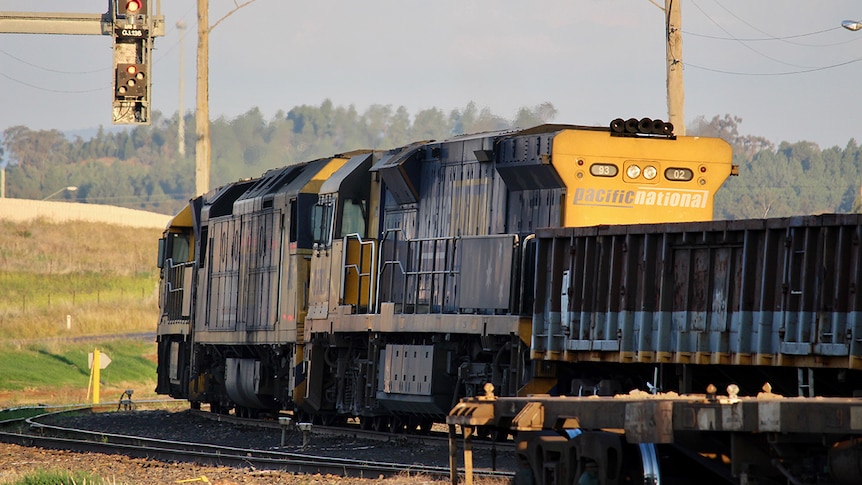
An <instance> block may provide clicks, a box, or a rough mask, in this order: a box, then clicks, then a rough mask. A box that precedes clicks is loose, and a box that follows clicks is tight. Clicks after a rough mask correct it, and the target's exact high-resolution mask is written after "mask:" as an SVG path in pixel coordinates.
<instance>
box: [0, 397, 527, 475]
mask: <svg viewBox="0 0 862 485" xmlns="http://www.w3.org/2000/svg"><path fill="white" fill-rule="evenodd" d="M17 411H18V413H17V414H19V416H17V417H14V418H9V419H4V418H3V416H2V415H0V441H3V442H6V443H13V444H18V445H22V446H31V447H39V448H46V449H60V450H67V451H76V452H91V453H101V454H106V455H111V454H121V455H125V456H129V457H135V458H147V459H153V460H159V461H165V462H173V461H179V462H188V463H197V464H200V465H212V466H230V467H235V468H239V467H241V468H252V469H256V470H279V471H286V472H292V473H302V474H329V475H337V476H344V477H359V478H378V477H381V476H382V477H391V476H397V475H405V474H406V475H422V476H428V477H433V478H439V479H445V478H447V477H449V469H448V467H441V466H429V465H417V464H415V463H412V464H404V463H395V462H384V461H369V460H357V459H349V458H339V457H333V456H322V455H320V456H318V455H315V454H310V453H306V452H302V453H296V452H288V451H282V450H261V449H254V448H243V447H233V446H224V445H219V444H206V443H195V442H189V441H176V440H167V439H160V438H152V437H144V436H135V435H129V434H121V433H109V432H105V431H92V430H86V429H79V428H76V427H70V426H63V425H62V423H63V422H64V421H66V420H65V419H63V418H64V416H67V415H69V414H70V413H90V412H93V409H92V408H91V407H85V406H75V407H65V408H60V409H47V408H24V409H19V410H17ZM202 414H203V415H206V414H209V413H202ZM213 416H217V418H216V419H218V420H220V421H226V422H231V423H233V424H241V425H244V426H248V425H255V426H262V427H273V426H278V424H277V423H273V422H269V423H267V422H258V423H251V422H249V421H250V420H244V419H239V418H234V417H232V416H218V415H213ZM322 428H323V427H315V431H314V433H315V434H318V433H338V432H339V431H338V430H334V429H322ZM340 432H341V433H344V432H345V431H344V430H341V431H340ZM348 432H349V433H350V435H353V434H359V433H360V432H361V433H362V434H365V433H367V432H364V431H361V430H358V429H357V430H348ZM366 438H367V437H366ZM376 439H380V440H382V439H384V437H380V436H378V437H377V438H376ZM389 439H398V440H403V442H404V443H405V445H406V444H408V443H410V442H411V440H414V439H416V440H418V439H421V440H425V441H426V442H427V441H428V440H432V441H433V440H437V439H441V438H439V437H435V436H423V437H410V436H409V435H399V436H397V437H394V436H392V435H390V437H389ZM399 442H401V441H399ZM441 446H445V445H441ZM475 474H476V475H478V476H485V477H499V478H506V477H510V476H512V473H509V472H497V471H493V470H478V471H477V472H476V473H475Z"/></svg>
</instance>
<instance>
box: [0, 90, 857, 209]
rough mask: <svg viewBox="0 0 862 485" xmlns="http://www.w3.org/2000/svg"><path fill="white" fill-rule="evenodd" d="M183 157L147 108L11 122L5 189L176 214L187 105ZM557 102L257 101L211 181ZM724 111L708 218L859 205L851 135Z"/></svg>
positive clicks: (188, 168) (218, 130)
mask: <svg viewBox="0 0 862 485" xmlns="http://www.w3.org/2000/svg"><path fill="white" fill-rule="evenodd" d="M184 116H185V119H184V120H183V122H184V123H183V124H184V126H185V134H184V135H185V136H184V139H185V146H184V153H185V155H184V156H181V155H179V152H180V150H179V145H178V144H179V140H180V137H179V136H178V126H179V121H180V120H179V115H178V114H174V116H172V117H170V118H167V117H164V116H163V115H162V114H161V113H159V112H154V113H153V116H152V122H151V124H150V125H149V126H137V127H134V128H132V129H128V130H122V131H110V132H109V131H106V130H104V129H101V128H100V129H99V131H98V132H97V133H96V134H95V135H94V136H92V137H91V138H89V139H83V138H82V137H79V136H78V137H74V138H71V139H70V138H69V137H67V136H66V135H65V134H63V133H62V132H60V131H57V130H31V129H29V128H27V127H25V126H14V127H11V128H8V129H6V130H5V131H4V132H3V136H2V141H0V157H2V156H4V155H5V161H6V194H7V197H15V198H27V199H42V198H44V197H46V196H48V195H51V194H53V193H54V192H56V191H57V190H58V189H62V188H63V187H68V186H75V187H77V190H76V191H74V192H68V191H65V192H61V193H59V194H57V195H55V196H53V197H52V199H61V200H62V199H65V200H74V201H76V202H85V203H97V204H110V205H116V206H121V207H129V208H134V209H143V210H149V211H155V212H161V213H165V214H172V213H175V212H177V211H178V210H179V209H180V208H182V207H183V206H184V205H185V204H186V202H187V201H188V199H189V198H190V197H191V196H192V195H194V194H193V193H194V190H195V181H194V173H195V170H194V165H195V164H194V148H195V147H194V145H195V143H194V140H195V133H194V126H195V123H194V115H193V114H191V113H186V114H185V115H184ZM555 116H556V109H555V108H554V106H553V105H552V104H551V103H543V104H540V105H538V106H533V107H523V108H521V109H519V110H518V112H517V113H516V115H515V117H514V119H508V118H504V117H502V116H500V115H497V114H494V113H492V112H491V111H490V110H489V109H487V108H484V109H480V108H478V107H477V106H476V105H475V104H474V103H470V104H468V105H467V106H466V107H464V108H462V109H454V110H451V111H450V112H448V113H446V112H444V111H442V110H440V109H438V108H430V109H425V110H421V111H419V112H417V113H416V114H415V115H411V114H410V113H409V112H408V110H407V109H406V108H404V107H403V106H400V107H398V108H393V107H392V106H390V105H372V106H370V107H369V108H367V109H366V110H364V111H362V112H359V111H358V110H357V109H356V108H355V107H354V106H352V105H351V106H335V105H333V103H332V102H331V101H328V100H327V101H324V102H322V103H321V104H320V105H319V106H309V105H303V106H296V107H294V108H293V109H291V110H290V111H288V112H284V111H278V112H277V113H275V115H274V116H273V117H272V118H271V119H269V120H267V119H265V118H264V116H263V114H262V113H261V111H260V110H259V109H258V108H253V109H251V110H249V111H248V112H246V113H244V114H242V115H240V116H237V117H236V118H233V119H225V118H219V119H217V120H215V121H213V122H212V125H211V129H210V136H211V144H212V145H211V146H212V149H211V157H212V167H211V182H212V186H214V187H215V186H219V185H223V184H225V183H228V182H233V181H236V180H238V179H242V178H248V177H254V176H258V175H260V174H262V173H263V172H265V171H266V170H268V169H270V168H275V167H281V166H285V165H290V164H293V163H298V162H302V161H307V160H313V159H316V158H320V157H325V156H330V155H333V154H337V153H343V152H347V151H350V150H354V149H357V148H372V149H387V148H392V147H397V146H403V145H406V144H408V143H411V142H413V141H418V140H442V139H445V138H448V137H451V136H453V135H458V134H463V133H477V132H483V131H492V130H500V129H507V128H512V127H521V128H527V127H531V126H536V125H539V124H542V123H547V122H551V121H553V120H554V118H555ZM741 122H742V120H741V119H740V118H738V117H733V116H730V115H724V116H715V117H713V118H712V119H706V118H702V117H701V118H698V119H696V120H695V121H694V122H693V123H692V124H691V126H690V127H689V128H688V134H689V135H700V136H717V137H720V138H723V139H724V140H726V141H727V142H728V143H730V144H731V145H732V146H733V150H734V161H735V163H736V164H738V165H739V166H740V169H739V172H740V176H739V177H732V178H731V179H730V180H728V182H727V183H725V185H724V187H723V189H722V190H721V191H720V192H719V194H718V196H717V199H716V218H719V219H737V218H761V217H780V216H789V215H803V214H815V213H821V212H851V211H857V210H858V209H859V206H860V202H859V199H860V197H859V188H860V182H862V163H860V162H862V160H860V158H862V154H860V148H859V145H857V143H856V141H855V140H853V139H851V140H850V141H848V143H847V145H846V146H845V147H844V148H840V147H831V148H827V149H821V148H820V147H818V146H817V145H816V144H814V143H811V142H797V143H793V144H791V143H788V142H782V143H780V144H779V145H778V146H775V145H774V144H773V143H771V142H769V141H768V140H766V139H765V138H762V137H758V136H752V135H743V134H740V132H739V126H740V124H741Z"/></svg>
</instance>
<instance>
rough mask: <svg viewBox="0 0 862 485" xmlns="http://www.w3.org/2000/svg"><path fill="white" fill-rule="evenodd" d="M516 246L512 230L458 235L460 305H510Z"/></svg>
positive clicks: (487, 306) (493, 306) (497, 307)
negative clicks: (475, 234)
mask: <svg viewBox="0 0 862 485" xmlns="http://www.w3.org/2000/svg"><path fill="white" fill-rule="evenodd" d="M517 247H518V246H517V240H516V237H515V236H513V235H511V234H505V235H500V236H484V237H466V238H462V239H461V241H460V242H459V251H460V254H461V270H460V281H459V284H458V288H459V291H458V306H459V307H460V308H473V309H483V310H494V309H506V308H509V302H510V300H511V293H512V278H511V275H512V269H513V264H514V257H515V255H516V253H515V252H516V250H517Z"/></svg>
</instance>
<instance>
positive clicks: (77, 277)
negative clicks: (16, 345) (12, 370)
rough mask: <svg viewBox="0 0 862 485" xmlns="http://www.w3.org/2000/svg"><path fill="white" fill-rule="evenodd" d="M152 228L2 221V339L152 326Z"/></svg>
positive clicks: (155, 237) (154, 273)
mask: <svg viewBox="0 0 862 485" xmlns="http://www.w3.org/2000/svg"><path fill="white" fill-rule="evenodd" d="M159 235H160V231H159V230H158V229H141V228H128V227H121V226H113V225H105V224H97V223H85V222H69V223H62V224H56V223H50V222H46V221H42V220H37V221H29V222H23V223H18V222H10V221H0V287H2V288H3V291H2V292H0V328H2V329H3V331H2V334H0V339H37V338H45V337H75V336H81V335H96V334H124V333H131V332H143V331H153V330H154V329H155V325H156V321H157V318H158V295H157V286H158V270H157V268H156V265H155V261H156V255H157V250H158V238H159Z"/></svg>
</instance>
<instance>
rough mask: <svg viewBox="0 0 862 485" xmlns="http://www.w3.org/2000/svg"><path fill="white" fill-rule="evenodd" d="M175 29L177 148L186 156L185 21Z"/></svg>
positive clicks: (178, 23) (181, 154)
mask: <svg viewBox="0 0 862 485" xmlns="http://www.w3.org/2000/svg"><path fill="white" fill-rule="evenodd" d="M177 30H179V31H180V99H179V107H178V111H177V112H178V113H179V114H180V117H179V120H177V149H178V151H179V154H180V156H181V157H185V156H186V120H185V113H183V93H184V91H185V67H184V66H185V52H186V46H185V38H186V23H185V22H183V21H182V20H180V21H178V22H177Z"/></svg>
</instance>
